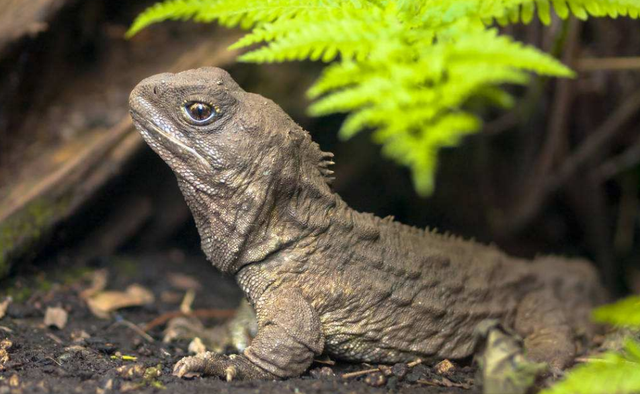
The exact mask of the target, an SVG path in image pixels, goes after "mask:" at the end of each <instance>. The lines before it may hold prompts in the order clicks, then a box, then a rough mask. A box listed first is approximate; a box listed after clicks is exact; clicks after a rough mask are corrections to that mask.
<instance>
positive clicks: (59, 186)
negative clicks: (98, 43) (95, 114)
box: [0, 27, 237, 278]
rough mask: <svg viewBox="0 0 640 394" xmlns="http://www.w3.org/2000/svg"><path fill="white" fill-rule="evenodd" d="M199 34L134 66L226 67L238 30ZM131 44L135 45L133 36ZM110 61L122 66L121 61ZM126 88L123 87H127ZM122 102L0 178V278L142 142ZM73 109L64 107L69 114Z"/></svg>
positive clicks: (152, 69) (79, 91)
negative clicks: (97, 123)
mask: <svg viewBox="0 0 640 394" xmlns="http://www.w3.org/2000/svg"><path fill="white" fill-rule="evenodd" d="M211 30H213V27H211ZM196 36H198V35H196ZM198 37H199V38H198V39H196V40H194V39H185V40H184V45H183V46H181V47H179V48H174V51H175V52H176V54H175V57H173V60H172V62H170V63H168V64H167V63H164V64H163V63H162V62H160V61H157V59H153V58H150V59H149V62H150V63H149V64H148V65H146V66H144V65H142V66H140V65H138V67H146V69H148V71H147V72H145V73H143V75H151V74H154V73H157V72H159V71H180V70H184V69H187V68H193V67H199V66H203V65H215V66H225V65H228V64H230V63H231V62H232V61H233V60H234V59H235V56H236V53H234V52H232V51H229V50H227V47H228V46H229V45H230V44H231V43H232V42H233V41H235V40H236V39H237V33H235V32H232V31H225V30H223V31H222V34H216V35H215V36H214V35H213V34H210V33H209V34H207V35H202V34H201V35H199V36H198ZM118 39H120V38H118ZM139 40H141V41H142V42H138V43H137V45H138V46H141V45H144V40H145V38H144V35H142V37H140V38H139ZM125 45H127V44H125ZM131 45H136V43H135V40H134V42H133V43H132V44H131ZM163 50H171V48H170V47H167V48H163ZM164 55H165V56H164V58H166V59H171V58H172V57H171V56H167V54H166V53H165V54H164ZM115 64H116V65H118V64H119V66H121V63H117V62H116V63H115ZM131 68H133V66H132V67H131ZM123 72H129V70H123ZM111 74H113V70H111ZM138 74H140V70H138ZM71 78H73V77H71ZM73 84H74V81H73V80H70V81H69V85H70V86H73ZM131 87H132V86H126V87H124V89H126V90H127V92H128V91H129V90H130V88H131ZM70 92H71V93H72V94H75V95H79V96H78V97H79V98H80V101H82V98H83V96H82V95H83V94H85V91H84V90H83V89H82V85H81V84H79V87H71V88H70ZM96 104H97V105H102V103H96ZM127 105H128V102H127V100H126V96H124V98H123V99H122V102H121V103H120V102H118V103H117V106H120V107H121V108H119V109H118V111H119V112H120V113H122V114H123V115H122V117H121V118H120V120H119V121H118V122H117V123H115V124H114V125H113V126H111V127H107V128H105V127H95V128H91V129H88V130H82V131H81V132H79V133H78V134H77V135H75V136H73V138H69V139H68V140H66V141H64V140H63V141H61V142H60V143H58V144H53V145H51V146H49V145H44V146H38V152H37V153H38V154H37V155H35V156H36V157H37V159H36V160H25V162H24V163H22V162H21V163H19V164H20V165H19V168H20V171H19V174H16V175H15V176H11V175H12V174H4V176H2V177H0V278H1V277H3V276H5V275H6V274H7V273H8V272H9V269H10V268H11V266H12V265H13V264H14V262H15V261H17V260H18V259H21V261H22V260H24V259H25V257H28V256H30V255H33V254H34V253H35V251H36V250H37V246H38V245H40V243H41V241H43V240H45V239H46V238H47V236H48V235H50V234H51V230H52V229H53V228H54V227H55V226H56V225H57V224H59V223H61V222H62V221H64V220H65V219H67V218H68V217H70V215H72V214H73V213H74V212H76V211H77V209H78V208H79V207H80V206H81V205H82V204H83V203H85V202H86V201H87V200H88V199H90V198H91V197H92V196H93V195H95V193H96V191H98V190H99V189H100V187H102V186H103V185H105V184H106V183H107V182H108V181H109V180H110V179H112V178H113V177H115V176H117V175H118V174H119V172H120V170H121V169H122V167H123V166H124V165H125V164H126V163H127V162H129V161H130V159H131V158H132V156H133V155H134V154H135V153H136V152H137V151H138V149H139V148H140V147H141V146H142V145H143V143H142V139H141V138H140V137H139V135H138V133H137V132H135V130H134V129H133V126H132V124H131V120H130V118H129V115H128V111H127ZM111 109H112V110H113V108H111ZM58 110H59V108H58ZM73 110H74V109H73V108H63V111H66V112H67V113H68V116H69V117H70V116H72V115H73ZM76 111H77V108H76ZM66 117H67V115H65V114H64V113H63V114H59V118H62V119H64V118H66ZM14 164H15V163H14ZM14 167H15V165H14ZM141 223H142V222H141ZM104 231H108V230H104ZM128 231H134V229H129V230H128ZM119 243H120V241H119V240H117V239H114V241H113V242H112V243H111V244H112V245H115V246H117V245H118V244H119ZM115 246H113V247H115Z"/></svg>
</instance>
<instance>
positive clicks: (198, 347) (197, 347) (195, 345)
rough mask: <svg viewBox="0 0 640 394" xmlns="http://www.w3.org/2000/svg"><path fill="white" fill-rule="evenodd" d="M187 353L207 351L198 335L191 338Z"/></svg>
mask: <svg viewBox="0 0 640 394" xmlns="http://www.w3.org/2000/svg"><path fill="white" fill-rule="evenodd" d="M188 350H189V353H191V354H202V353H204V352H206V351H207V347H206V346H205V345H204V343H202V340H201V339H200V338H198V337H195V338H193V341H191V343H189V348H188Z"/></svg>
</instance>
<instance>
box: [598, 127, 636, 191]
mask: <svg viewBox="0 0 640 394" xmlns="http://www.w3.org/2000/svg"><path fill="white" fill-rule="evenodd" d="M638 162H640V138H638V140H637V141H636V142H635V143H633V144H632V145H631V146H630V147H628V148H627V149H626V150H625V151H624V152H622V153H620V154H619V155H617V156H614V157H612V158H611V159H609V160H607V161H606V162H604V163H603V164H601V165H600V167H598V168H597V169H596V170H595V172H594V174H593V176H594V178H595V179H596V180H597V181H598V182H605V181H608V180H609V179H611V178H613V177H614V176H616V175H618V174H619V173H621V172H624V171H626V170H628V169H630V168H631V167H634V166H635V165H637V164H638Z"/></svg>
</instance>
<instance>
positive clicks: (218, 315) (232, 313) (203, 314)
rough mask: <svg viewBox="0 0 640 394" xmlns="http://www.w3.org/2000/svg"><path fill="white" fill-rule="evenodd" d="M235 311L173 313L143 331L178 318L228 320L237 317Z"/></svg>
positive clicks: (153, 321) (197, 310) (210, 310)
mask: <svg viewBox="0 0 640 394" xmlns="http://www.w3.org/2000/svg"><path fill="white" fill-rule="evenodd" d="M235 314H236V311H235V309H196V310H194V311H191V312H189V313H184V312H182V311H173V312H168V313H165V314H163V315H160V316H158V317H156V318H155V319H153V320H151V321H150V322H149V323H147V324H146V325H145V326H144V328H143V330H144V331H145V332H148V331H150V330H151V329H153V328H155V327H157V326H161V325H163V324H165V323H166V322H168V321H169V320H171V319H173V318H176V317H203V318H215V319H227V318H230V317H233V316H235Z"/></svg>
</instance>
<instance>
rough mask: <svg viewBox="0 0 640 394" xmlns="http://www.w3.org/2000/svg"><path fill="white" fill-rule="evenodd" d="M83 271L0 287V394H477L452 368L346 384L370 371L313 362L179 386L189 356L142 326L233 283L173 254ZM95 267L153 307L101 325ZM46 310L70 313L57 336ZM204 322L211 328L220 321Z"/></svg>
mask: <svg viewBox="0 0 640 394" xmlns="http://www.w3.org/2000/svg"><path fill="white" fill-rule="evenodd" d="M88 266H89V268H87V265H86V264H81V263H79V262H74V261H64V260H62V261H56V262H55V263H52V264H49V265H40V266H38V268H37V269H36V268H32V272H30V273H22V274H21V275H20V276H16V277H14V278H13V279H9V280H5V281H3V282H0V297H1V298H0V302H1V301H3V300H4V299H5V298H4V297H6V296H9V295H10V296H11V297H12V299H13V301H12V302H11V303H10V304H9V307H8V309H7V311H6V316H5V317H4V318H1V319H0V394H9V393H45V392H46V393H97V394H101V393H109V392H135V393H151V392H189V393H204V392H207V393H210V392H220V393H258V392H260V393H271V392H273V393H320V392H330V393H382V392H397V393H418V392H419V393H445V392H446V393H469V394H471V393H478V392H480V390H479V387H478V386H476V385H474V375H475V368H474V367H473V366H456V367H455V369H453V370H452V371H451V372H450V373H449V374H447V375H446V376H441V375H438V374H437V373H435V372H434V368H433V367H431V366H426V365H422V364H418V365H415V366H407V365H397V366H396V367H395V369H394V371H396V372H395V374H394V373H390V370H389V369H387V370H386V372H387V373H388V374H389V375H388V376H384V375H383V374H382V373H380V372H377V373H365V374H362V375H360V376H357V377H344V376H343V374H345V373H350V372H355V371H362V370H368V369H372V368H376V366H371V365H367V364H346V363H341V362H336V363H335V365H328V364H326V363H314V364H313V365H312V367H311V368H310V370H309V371H308V372H307V373H306V374H305V375H303V376H302V377H300V378H296V379H288V380H284V381H255V382H226V381H222V380H220V379H218V378H216V377H195V378H193V379H189V380H187V379H179V378H177V377H174V376H172V375H171V371H172V367H173V365H174V364H175V363H176V362H177V361H178V360H179V359H180V358H181V357H184V356H185V355H187V348H188V341H186V340H182V341H177V342H174V343H163V342H162V338H163V329H164V325H162V324H159V325H156V326H155V327H153V328H151V329H150V330H149V331H148V335H149V337H148V338H146V339H145V336H144V334H143V332H142V330H140V327H144V326H145V324H147V323H149V322H150V321H152V320H154V319H156V318H158V317H159V316H163V315H165V314H168V313H171V312H175V311H178V310H179V309H180V303H181V301H182V299H183V296H184V294H185V287H184V285H185V282H186V285H188V286H191V288H198V287H200V290H197V291H196V297H195V300H194V302H193V305H192V308H193V309H194V310H195V309H213V308H216V309H223V310H228V309H233V308H234V307H235V306H236V305H237V304H238V302H239V300H240V297H241V292H240V290H239V289H238V288H237V286H236V284H235V282H234V281H233V280H232V278H227V277H223V276H221V275H220V274H218V273H217V272H216V270H215V269H213V268H212V267H211V266H210V265H209V264H208V263H207V262H206V261H205V260H204V258H200V257H185V256H184V255H183V254H181V253H180V252H177V251H175V250H174V251H168V252H167V253H164V254H161V255H154V256H148V255H147V256H136V257H112V258H103V259H99V260H97V261H93V262H91V263H90V264H89V265H88ZM99 268H105V269H106V270H107V272H108V275H107V278H108V282H107V289H108V290H121V291H123V290H124V289H126V288H127V286H129V285H131V284H139V285H141V286H143V287H145V288H147V289H148V290H150V291H151V292H152V293H153V294H154V296H155V301H154V302H153V303H151V304H149V305H145V306H141V307H131V308H125V309H121V310H118V311H117V312H114V313H113V315H112V316H111V317H110V318H109V319H100V318H98V317H96V316H94V314H93V313H92V312H91V311H90V309H89V308H88V307H87V305H86V302H85V301H84V299H83V298H82V297H81V295H80V294H81V292H82V291H83V290H86V289H87V288H89V287H90V286H91V281H90V277H92V275H93V273H94V272H95V270H96V269H99ZM174 273H175V274H180V275H182V280H181V281H171V280H168V279H167V278H169V277H171V276H172V274H174ZM185 275H186V277H187V280H186V281H185V280H184V276H185ZM181 283H182V284H181ZM203 289H206V291H205V290H203ZM48 307H62V308H63V309H64V310H66V311H67V312H68V322H67V324H66V325H65V326H64V327H63V328H62V329H58V328H54V327H47V326H45V324H44V315H45V311H46V310H47V308H48ZM203 322H204V323H205V325H213V324H216V323H218V322H220V321H219V320H218V321H215V320H205V321H203ZM132 324H133V325H135V327H136V328H132V327H133V325H132ZM6 340H8V341H9V342H6ZM3 341H4V342H3ZM3 343H4V347H5V348H6V347H7V344H8V343H10V346H8V358H9V359H8V360H4V361H3V359H2V347H3Z"/></svg>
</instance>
